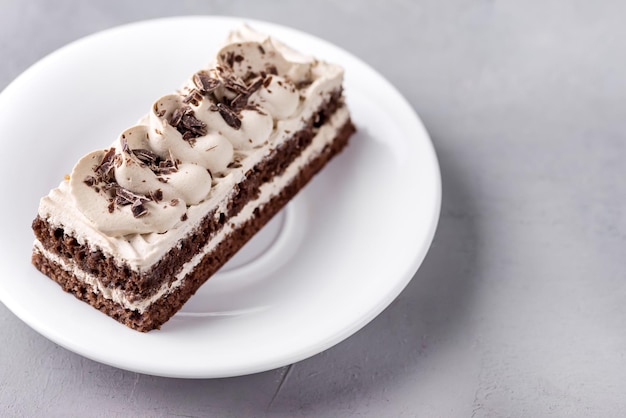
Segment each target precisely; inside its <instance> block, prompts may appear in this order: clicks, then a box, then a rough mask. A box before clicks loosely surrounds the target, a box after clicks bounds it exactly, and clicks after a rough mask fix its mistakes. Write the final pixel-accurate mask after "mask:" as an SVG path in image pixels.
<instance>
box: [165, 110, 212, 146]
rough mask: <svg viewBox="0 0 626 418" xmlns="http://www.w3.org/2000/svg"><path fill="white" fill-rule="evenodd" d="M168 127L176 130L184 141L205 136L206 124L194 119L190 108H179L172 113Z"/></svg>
mask: <svg viewBox="0 0 626 418" xmlns="http://www.w3.org/2000/svg"><path fill="white" fill-rule="evenodd" d="M170 125H172V126H173V127H175V128H176V130H178V132H180V133H181V134H182V135H183V139H184V140H186V141H190V140H193V139H195V138H198V137H201V136H204V135H206V134H207V126H206V123H204V122H202V121H201V120H200V119H198V118H196V117H195V115H194V113H193V109H191V107H190V106H183V107H179V108H178V109H176V110H175V111H174V112H173V113H172V118H171V119H170Z"/></svg>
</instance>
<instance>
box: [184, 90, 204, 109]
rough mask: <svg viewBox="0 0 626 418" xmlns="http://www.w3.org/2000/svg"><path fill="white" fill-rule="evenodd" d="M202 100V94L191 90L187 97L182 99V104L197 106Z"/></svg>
mask: <svg viewBox="0 0 626 418" xmlns="http://www.w3.org/2000/svg"><path fill="white" fill-rule="evenodd" d="M201 100H202V93H200V91H199V90H196V89H192V90H191V91H190V92H189V94H188V95H187V96H185V97H184V98H183V103H191V104H193V105H194V106H198V104H199V103H200V101H201Z"/></svg>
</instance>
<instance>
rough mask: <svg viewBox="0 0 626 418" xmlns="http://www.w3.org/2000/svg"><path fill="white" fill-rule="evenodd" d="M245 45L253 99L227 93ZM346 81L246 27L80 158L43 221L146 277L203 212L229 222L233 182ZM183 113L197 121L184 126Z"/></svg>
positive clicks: (46, 200) (46, 206)
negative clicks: (250, 53) (255, 54)
mask: <svg viewBox="0 0 626 418" xmlns="http://www.w3.org/2000/svg"><path fill="white" fill-rule="evenodd" d="M245 42H255V43H256V44H257V46H256V50H257V51H259V52H260V48H262V49H263V51H265V55H266V57H265V59H264V60H261V61H256V62H255V63H254V64H253V65H252V64H251V67H252V68H257V70H258V69H259V68H263V70H260V71H263V74H265V75H264V76H263V74H261V73H259V75H257V76H256V77H255V76H254V75H250V74H249V75H248V76H247V77H248V78H247V79H246V80H245V82H244V81H243V80H240V77H238V78H237V80H239V81H240V82H243V83H245V88H246V89H250V88H251V87H254V88H255V89H256V90H254V91H252V93H251V94H246V93H247V92H249V90H246V91H245V92H244V91H243V89H242V91H239V92H238V91H237V88H238V87H236V86H232V85H231V84H228V85H229V86H230V87H232V88H228V87H227V83H230V81H228V80H229V79H232V76H228V74H230V73H231V72H230V67H228V65H229V62H231V61H232V63H233V67H234V66H235V65H236V64H239V63H240V62H243V60H241V59H240V58H238V57H237V56H238V54H237V52H236V51H237V48H238V44H240V43H241V44H243V43H245ZM233 44H234V45H233ZM259 47H260V48H259ZM231 52H232V54H230V53H231ZM259 57H260V56H259ZM259 59H260V58H259ZM283 61H286V62H288V63H291V65H290V66H288V65H286V64H284V62H283ZM220 63H221V65H225V66H226V67H228V68H227V70H228V71H226V70H225V69H224V68H222V67H221V65H220ZM224 63H225V64H224ZM218 67H220V68H222V70H221V71H220V70H219V69H218ZM246 68H247V66H246ZM279 69H280V70H279ZM273 72H276V73H277V74H273ZM259 78H260V79H261V80H262V81H259ZM214 79H217V80H218V81H211V80H214ZM342 81H343V69H342V68H341V67H339V66H337V65H334V64H331V63H327V62H324V61H317V60H314V59H312V58H310V57H306V56H303V55H298V54H297V53H295V52H293V51H292V50H289V49H288V48H287V47H285V46H283V45H282V44H279V43H278V42H276V41H275V40H273V39H271V38H268V37H267V36H265V35H262V34H259V33H257V32H254V31H252V30H251V29H250V28H247V27H244V28H242V29H241V30H239V31H236V32H233V33H231V34H230V36H229V38H228V41H227V44H226V45H225V46H224V48H223V49H222V50H221V51H220V53H219V54H218V58H217V59H216V61H215V63H213V64H211V65H209V66H208V68H207V69H204V70H200V71H199V72H197V73H196V74H194V75H193V77H192V78H191V80H189V81H188V82H187V83H186V84H185V85H184V86H183V87H182V88H181V90H180V91H178V92H176V93H175V94H171V95H167V96H164V97H161V98H159V99H158V100H157V101H155V102H154V105H153V106H152V108H151V109H150V112H149V113H148V114H147V115H145V116H144V117H143V118H142V119H141V120H140V121H139V122H138V124H137V125H136V126H133V127H130V128H129V129H127V130H125V131H124V132H122V134H121V135H120V136H119V137H118V139H117V140H116V141H115V142H114V143H113V144H112V145H111V147H110V148H108V149H105V150H100V151H95V152H93V153H90V154H88V155H86V156H85V157H83V158H82V159H81V160H80V161H79V162H78V163H77V164H76V167H75V168H74V171H73V172H72V175H71V177H70V180H69V181H68V180H64V181H62V182H61V184H60V185H59V187H57V188H55V189H53V190H51V191H50V193H49V194H48V195H47V196H45V197H43V198H42V199H41V201H40V205H39V211H38V213H39V216H41V217H42V218H44V219H46V220H47V221H48V222H49V223H50V224H51V225H56V226H59V227H61V228H63V229H64V230H65V231H66V233H67V234H70V235H73V236H75V237H76V238H77V240H78V242H79V243H81V244H83V243H85V242H88V243H89V246H90V247H91V248H92V249H93V250H95V249H98V250H101V251H102V252H103V253H104V254H105V255H107V256H111V257H115V258H117V259H122V260H124V264H125V265H127V266H129V267H130V268H132V269H133V270H136V271H147V270H148V269H150V268H151V266H153V265H154V264H155V263H157V262H158V261H159V260H160V259H161V258H162V257H163V256H164V255H165V253H166V252H167V251H169V249H170V248H172V247H173V246H175V245H177V243H179V242H180V240H181V239H182V238H183V237H185V236H186V235H187V234H189V233H190V232H192V231H193V230H194V229H195V228H196V227H197V226H198V225H199V224H200V222H201V221H202V219H204V218H205V217H206V215H207V213H209V212H212V211H213V212H214V213H215V215H214V216H215V217H216V219H219V217H220V216H223V214H225V213H226V211H227V209H228V204H229V202H230V200H231V198H232V197H233V196H234V193H236V192H237V188H236V187H235V185H236V184H238V183H239V182H241V181H242V180H244V179H245V177H246V173H247V172H248V171H249V170H251V169H253V168H254V167H255V165H256V164H258V163H259V162H260V161H261V160H263V158H265V157H266V156H267V155H268V154H269V153H270V152H271V151H272V150H273V149H275V148H279V147H280V146H281V144H282V142H284V141H285V140H288V139H289V138H291V136H292V135H293V133H294V132H297V131H299V130H301V129H302V128H303V127H304V126H305V124H306V121H308V120H310V119H311V118H312V117H313V116H314V115H315V113H316V112H317V111H318V109H319V107H320V106H321V105H322V104H323V103H324V102H325V101H327V100H329V98H330V97H331V96H332V94H333V92H336V91H338V90H340V89H341V85H342ZM216 84H217V86H216ZM240 87H242V86H240ZM233 89H234V90H233ZM207 91H210V94H209V93H206V92H207ZM237 96H240V97H239V98H238V99H237ZM244 99H245V100H244ZM233 102H234V104H233ZM243 102H245V103H246V104H245V106H244V105H242V104H241V103H243ZM226 105H229V106H226ZM185 106H187V107H185ZM224 106H226V107H224ZM216 108H217V110H216ZM220 108H221V109H220ZM229 110H233V112H232V113H234V116H236V119H235V118H231V116H233V115H232V114H231V112H229ZM175 113H176V115H174V114H175ZM174 116H176V117H174ZM185 116H193V119H192V118H189V117H187V118H186V121H185V122H184V123H182V121H183V119H184V118H185ZM344 117H345V116H344ZM255 118H256V121H255V120H254V119H255ZM196 120H197V121H196ZM198 121H199V122H198ZM181 123H182V124H181ZM239 123H240V125H239ZM181 131H182V132H181ZM185 138H186V139H185ZM250 140H251V141H250ZM96 189H98V190H96ZM113 193H115V195H113ZM118 194H119V195H118ZM72 202H73V203H72ZM194 202H198V203H194ZM133 211H135V213H137V214H138V215H139V216H136V214H135V213H134V212H133ZM142 212H145V213H142Z"/></svg>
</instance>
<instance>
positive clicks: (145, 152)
mask: <svg viewBox="0 0 626 418" xmlns="http://www.w3.org/2000/svg"><path fill="white" fill-rule="evenodd" d="M131 152H132V153H133V154H134V155H135V157H137V159H138V160H139V161H141V162H142V163H144V164H147V165H152V164H154V163H156V162H157V161H158V160H159V156H158V155H157V154H155V153H154V152H152V151H150V150H149V149H145V148H135V149H133V150H131Z"/></svg>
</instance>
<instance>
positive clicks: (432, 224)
mask: <svg viewBox="0 0 626 418" xmlns="http://www.w3.org/2000/svg"><path fill="white" fill-rule="evenodd" d="M180 20H185V21H186V20H198V21H206V20H209V21H210V20H220V21H229V22H230V23H231V24H232V25H233V26H234V25H236V24H241V23H242V22H248V23H250V24H251V25H253V26H254V25H256V26H263V27H266V28H267V27H271V28H278V29H277V30H279V31H287V32H290V31H292V32H297V33H299V34H300V36H303V37H306V38H308V39H311V40H314V41H315V42H318V43H321V44H324V45H325V46H326V47H331V48H334V49H335V50H336V51H338V52H340V53H341V54H342V55H345V56H346V57H349V58H350V59H351V60H353V61H354V62H355V63H357V64H359V65H360V66H361V67H362V68H364V69H366V70H367V71H368V72H369V73H370V74H371V75H373V76H375V77H376V78H377V81H378V82H381V83H383V84H384V85H385V88H386V90H387V93H386V94H391V95H393V96H394V99H395V100H396V101H397V102H398V105H399V107H400V108H401V110H402V111H403V113H404V121H405V122H406V123H408V124H409V125H412V128H411V129H412V130H415V129H417V130H418V131H420V133H421V136H422V138H423V139H424V140H425V143H424V144H423V145H426V147H427V148H428V149H429V152H430V154H431V155H430V162H431V163H432V164H433V167H432V168H433V170H432V172H431V175H433V177H432V178H430V179H429V181H430V182H432V186H433V189H434V193H435V196H433V198H434V201H433V202H432V203H433V206H432V208H431V213H430V215H431V219H430V221H429V222H428V225H429V229H428V231H426V235H425V236H424V237H423V238H424V239H423V245H422V246H421V247H420V248H419V250H420V251H418V253H417V254H416V255H415V256H414V258H413V260H412V263H410V265H407V271H406V273H405V277H403V279H402V280H400V281H398V282H397V283H398V285H397V286H396V288H395V289H394V291H392V292H389V293H388V294H387V297H386V298H384V299H381V300H379V301H378V304H377V305H376V306H373V307H370V310H369V312H368V315H365V316H362V317H361V318H360V320H359V321H357V322H355V323H353V324H352V326H351V327H349V328H344V329H343V330H341V332H340V333H338V334H337V335H333V336H327V338H326V340H325V341H320V342H319V343H318V344H316V345H315V346H311V347H309V350H307V351H306V352H298V353H292V354H291V355H287V356H284V357H283V360H282V361H279V362H274V363H271V364H269V363H268V364H264V365H262V366H261V365H257V367H256V368H248V369H245V370H234V369H233V370H232V372H231V373H224V372H221V373H215V374H211V373H206V371H201V372H200V373H197V374H194V373H189V372H186V373H182V374H181V373H177V372H176V371H174V370H170V371H169V372H168V371H167V370H165V369H161V370H154V371H151V370H146V369H142V368H134V367H132V365H128V364H123V362H121V363H120V362H119V361H117V362H116V361H107V359H106V358H102V356H98V355H91V353H88V352H84V350H79V349H77V348H80V347H77V346H76V344H74V343H72V341H69V340H68V339H67V338H65V337H64V335H62V334H59V333H58V332H55V330H51V329H46V328H42V324H41V323H40V322H39V321H37V319H36V315H35V317H33V315H32V313H29V312H28V311H27V310H26V311H25V310H24V309H22V307H21V306H20V303H19V302H18V301H16V300H11V298H10V297H9V296H8V291H7V290H6V289H5V288H4V285H3V284H2V281H0V301H1V302H2V303H3V304H4V305H5V306H6V307H7V308H8V309H9V310H10V311H11V312H13V313H14V314H15V315H16V316H17V317H18V318H20V319H21V320H22V321H23V322H25V323H26V324H27V325H28V326H29V327H30V328H32V329H34V330H35V331H37V332H38V333H39V334H41V335H42V336H44V337H45V338H47V339H49V340H51V341H53V342H55V343H57V344H59V345H61V346H63V347H64V348H66V349H68V350H69V351H72V352H74V353H77V354H79V355H81V356H83V357H86V358H90V359H92V360H94V361H97V362H99V363H103V364H108V365H110V366H113V367H117V368H121V369H125V370H130V371H134V372H139V373H144V374H151V375H157V376H166V377H182V378H219V377H233V376H240V375H246V374H251V373H258V372H262V371H267V370H272V369H275V368H277V367H282V366H285V365H287V364H292V363H294V362H297V361H301V360H304V359H306V358H309V357H311V356H313V355H315V354H318V353H320V352H322V351H324V350H326V349H328V348H330V347H332V346H334V345H336V344H338V343H339V342H341V341H343V340H345V339H346V338H348V337H350V336H351V335H353V334H354V333H355V332H357V331H358V330H360V329H361V328H363V327H364V326H365V325H367V324H368V323H369V322H371V321H372V320H373V319H374V318H376V317H377V316H378V315H379V314H380V313H381V312H382V311H383V310H384V309H385V308H386V307H388V306H389V305H390V304H391V303H392V302H393V300H395V299H396V298H397V297H398V295H399V294H400V293H401V292H402V291H403V290H404V289H405V288H406V286H407V285H408V284H409V283H410V281H411V280H412V278H413V277H414V275H415V273H416V272H417V270H418V269H419V267H420V266H421V264H422V263H423V261H424V258H425V257H426V254H427V253H428V250H429V248H430V246H431V245H432V241H433V239H434V236H435V233H436V230H437V226H438V222H439V216H440V211H441V196H442V181H441V173H440V167H439V162H438V159H437V155H436V151H435V148H434V145H433V142H432V139H431V137H430V135H429V134H428V132H427V130H426V129H425V127H424V124H423V122H422V120H421V118H420V117H419V115H418V114H417V112H416V111H415V110H414V109H413V108H412V106H411V105H410V104H409V102H408V101H407V100H406V98H405V97H404V96H403V95H402V94H401V93H400V92H399V91H398V89H396V88H395V86H393V84H392V83H391V82H389V80H387V79H386V78H385V77H383V76H382V75H381V74H380V73H379V72H378V71H376V70H375V69H374V68H372V67H371V66H370V65H368V64H367V63H365V62H364V61H363V60H361V59H360V58H358V57H357V56H355V55H353V54H352V53H350V52H349V51H346V50H345V49H343V48H341V47H339V46H337V45H334V44H332V43H330V42H329V41H327V40H325V39H323V38H319V37H318V36H316V35H312V34H309V33H306V32H304V31H301V30H299V29H296V28H292V27H289V26H285V25H282V24H276V23H272V22H266V21H262V20H257V19H249V18H243V17H235V16H216V15H210V16H198V15H193V16H173V17H164V18H157V19H148V20H140V21H135V22H130V23H126V24H123V25H119V26H115V27H111V28H107V29H104V30H102V31H97V32H94V33H92V34H89V35H87V36H84V37H82V38H79V39H76V40H74V41H72V42H70V43H68V44H66V45H64V46H62V47H60V48H58V49H56V50H55V51H52V52H50V53H49V54H47V55H46V56H44V57H43V58H41V59H39V60H38V61H37V62H35V63H34V64H32V65H31V66H30V67H28V68H27V69H26V70H25V71H23V72H22V73H21V74H20V75H18V76H17V77H16V78H15V79H14V80H13V81H12V82H10V83H9V84H8V85H7V86H6V87H5V88H4V89H3V90H2V92H0V98H2V97H4V95H5V93H6V92H7V91H10V89H14V88H16V87H15V86H17V85H19V82H20V80H22V79H24V78H25V77H28V76H29V75H30V74H31V73H33V72H35V71H36V70H37V69H38V68H39V67H41V66H45V65H46V63H47V62H48V61H49V60H51V59H52V57H54V56H55V55H56V54H61V53H64V52H65V51H68V50H71V49H72V48H75V47H77V46H78V45H80V44H82V43H89V42H90V41H92V40H93V39H94V38H98V37H107V36H109V35H110V34H111V33H113V32H119V31H133V30H138V29H139V28H140V27H142V26H144V27H145V26H149V25H155V26H159V25H163V24H168V23H171V22H175V21H180ZM403 131H404V129H403ZM29 232H30V231H29ZM278 363H280V364H278Z"/></svg>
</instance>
